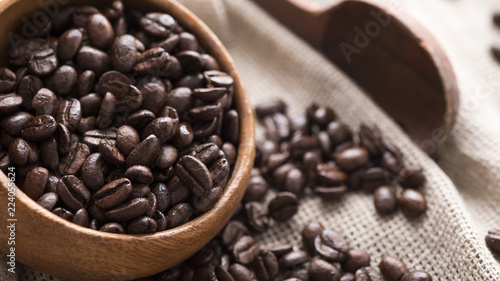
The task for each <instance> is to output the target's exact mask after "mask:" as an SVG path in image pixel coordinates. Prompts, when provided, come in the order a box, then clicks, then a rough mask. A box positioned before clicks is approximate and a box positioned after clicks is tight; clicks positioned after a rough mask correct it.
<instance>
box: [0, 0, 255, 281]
mask: <svg viewBox="0 0 500 281" xmlns="http://www.w3.org/2000/svg"><path fill="white" fill-rule="evenodd" d="M75 4H77V6H57V11H54V12H53V13H51V14H50V15H47V16H48V20H47V21H46V22H44V24H43V25H42V28H39V29H37V31H36V32H35V33H33V34H26V33H22V31H23V30H25V29H23V27H21V29H20V30H21V33H20V34H17V33H13V32H11V33H10V34H11V37H12V36H17V37H15V38H17V39H18V40H17V41H16V42H15V43H12V46H11V48H10V49H9V50H8V51H7V52H6V54H5V57H6V59H4V61H5V64H4V66H3V67H2V68H0V74H1V75H0V76H1V79H0V92H1V94H0V114H1V118H2V119H1V122H0V127H1V130H2V134H1V135H2V141H1V149H0V159H1V160H2V161H1V162H0V163H1V164H0V168H1V169H2V171H3V172H4V173H5V174H6V175H8V177H9V178H10V179H11V180H12V181H13V182H14V183H15V184H16V185H17V187H19V189H20V190H21V191H22V192H18V193H17V194H16V195H15V196H16V200H17V205H18V206H17V207H18V209H17V215H18V216H19V220H20V221H21V220H22V221H23V223H22V224H21V223H19V225H18V228H17V232H16V234H17V237H16V239H18V242H19V247H18V248H16V250H17V253H18V256H19V259H20V260H22V261H23V262H24V263H26V264H28V265H30V266H32V267H35V268H37V269H40V270H42V271H44V272H48V273H52V274H55V275H57V276H61V277H65V278H71V279H74V278H75V277H77V278H81V279H86V280H88V279H110V278H113V277H120V278H133V277H141V276H146V275H150V274H153V273H155V272H159V271H161V270H163V269H165V268H168V267H170V266H172V265H175V264H176V263H178V262H180V261H182V260H183V259H185V258H187V257H189V256H190V255H192V254H193V253H195V252H196V251H197V250H199V249H200V248H201V247H202V246H203V245H204V244H206V243H207V242H208V241H209V240H210V239H211V238H212V237H213V236H214V235H215V234H216V233H217V232H218V231H219V230H220V229H221V228H222V227H223V226H224V224H225V223H226V222H227V221H228V220H229V218H230V214H231V213H232V212H233V211H234V209H235V208H236V206H237V203H238V202H239V201H240V199H241V197H242V196H243V193H244V188H245V186H246V181H247V179H248V177H249V173H250V168H251V166H252V162H253V155H254V153H255V152H254V139H253V116H252V109H251V107H250V105H249V102H248V99H247V97H246V93H245V91H244V89H243V87H242V85H241V81H240V78H239V75H238V73H237V71H236V69H235V67H234V65H233V63H232V61H231V59H230V58H229V56H228V54H227V52H226V51H225V49H224V48H223V46H222V45H221V43H220V42H219V41H218V40H217V39H216V38H215V36H214V35H213V34H212V33H211V32H210V31H209V30H208V28H207V27H206V26H205V25H204V24H202V23H201V22H200V21H199V20H198V19H197V18H195V17H194V16H193V15H192V14H191V13H189V12H188V11H187V10H186V9H185V8H183V7H181V6H180V5H178V4H176V3H175V2H161V1H154V0H151V1H141V2H139V1H124V2H121V1H119V0H117V1H112V2H109V3H105V4H103V3H92V2H85V3H83V2H82V3H81V4H83V5H79V6H78V3H75ZM93 4H97V5H95V6H94V5H93ZM4 5H6V7H5V9H2V11H4V12H3V14H2V16H4V15H5V14H7V12H10V13H9V16H10V15H16V14H17V15H18V16H19V17H20V16H24V15H25V14H29V11H31V10H34V9H36V8H37V7H35V5H26V6H25V7H23V8H22V9H21V7H20V6H19V5H12V6H9V5H7V4H4ZM46 11H47V10H46V9H43V10H42V11H37V12H36V13H35V15H38V13H42V12H46ZM51 11H52V10H51ZM34 17H35V16H34ZM10 28H11V31H13V30H14V27H13V26H10ZM13 34H14V35H13ZM2 43H3V44H6V42H2ZM2 175H3V174H2ZM2 180H3V181H4V182H5V183H6V184H5V187H6V188H7V186H8V179H6V178H5V176H4V175H3V177H2ZM11 185H12V184H11ZM2 192H5V194H6V196H5V197H7V194H8V190H5V191H4V190H3V189H2ZM3 197H4V196H3V193H2V198H3ZM21 214H22V217H21ZM14 216H15V215H14ZM58 217H59V218H58ZM82 227H83V228H82ZM35 229H36V230H35ZM164 230H171V231H164ZM116 234H120V235H116ZM128 234H132V235H128ZM137 234H142V236H136V235H137ZM61 241H63V242H62V243H61ZM82 241H83V242H82ZM3 250H4V249H3V248H2V251H3ZM131 253H132V254H131ZM48 257H50V258H51V259H52V260H51V262H48ZM124 258H125V260H124ZM67 264H70V265H71V266H67Z"/></svg>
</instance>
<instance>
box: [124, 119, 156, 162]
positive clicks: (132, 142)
mask: <svg viewBox="0 0 500 281" xmlns="http://www.w3.org/2000/svg"><path fill="white" fill-rule="evenodd" d="M139 142H140V138H139V134H138V133H137V131H136V130H135V129H134V128H132V127H131V126H127V125H124V126H121V127H120V128H118V131H117V132H116V146H117V147H118V149H119V150H120V152H121V153H123V155H125V156H128V155H129V154H130V152H131V151H132V150H134V147H136V146H137V145H138V144H139ZM160 168H161V167H160Z"/></svg>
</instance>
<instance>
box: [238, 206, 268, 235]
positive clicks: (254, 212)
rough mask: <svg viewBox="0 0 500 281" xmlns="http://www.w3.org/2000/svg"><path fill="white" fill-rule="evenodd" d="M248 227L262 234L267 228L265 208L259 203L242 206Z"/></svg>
mask: <svg viewBox="0 0 500 281" xmlns="http://www.w3.org/2000/svg"><path fill="white" fill-rule="evenodd" d="M244 207H245V215H246V219H247V223H248V225H249V226H250V227H251V229H252V230H254V231H256V232H259V233H262V232H265V231H266V230H267V229H268V227H269V215H268V211H267V208H266V207H265V206H264V205H262V204H261V203H259V202H255V201H252V202H247V203H245V205H244Z"/></svg>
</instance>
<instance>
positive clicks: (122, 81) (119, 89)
mask: <svg viewBox="0 0 500 281" xmlns="http://www.w3.org/2000/svg"><path fill="white" fill-rule="evenodd" d="M131 84H132V81H131V80H130V79H129V77H127V76H126V75H125V74H123V73H121V72H118V71H114V70H111V71H108V72H106V73H104V74H103V75H102V76H101V78H99V81H98V82H97V91H98V93H99V94H100V95H102V96H104V95H105V94H106V93H107V92H110V93H112V94H113V95H114V96H116V97H117V98H121V97H123V96H125V95H126V93H127V91H128V87H129V86H130V85H131Z"/></svg>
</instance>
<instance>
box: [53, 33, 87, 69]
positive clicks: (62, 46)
mask: <svg viewBox="0 0 500 281" xmlns="http://www.w3.org/2000/svg"><path fill="white" fill-rule="evenodd" d="M82 41H83V34H82V32H81V31H80V30H79V29H76V28H73V29H68V30H67V31H66V32H64V33H63V34H62V35H61V37H59V40H58V42H57V46H58V48H57V58H58V59H59V61H61V62H65V61H69V60H71V59H73V57H75V55H76V53H77V52H78V49H79V48H80V46H81V44H82Z"/></svg>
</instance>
